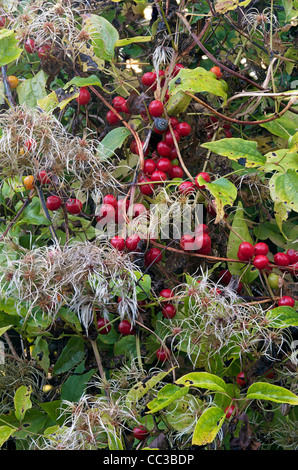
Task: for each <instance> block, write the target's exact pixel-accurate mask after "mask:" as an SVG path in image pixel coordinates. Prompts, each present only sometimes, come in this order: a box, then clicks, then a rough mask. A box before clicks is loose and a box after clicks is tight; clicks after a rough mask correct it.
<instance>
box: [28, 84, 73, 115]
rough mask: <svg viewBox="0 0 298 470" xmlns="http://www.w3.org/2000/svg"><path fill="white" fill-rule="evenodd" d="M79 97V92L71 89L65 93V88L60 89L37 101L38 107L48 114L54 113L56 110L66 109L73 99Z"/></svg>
mask: <svg viewBox="0 0 298 470" xmlns="http://www.w3.org/2000/svg"><path fill="white" fill-rule="evenodd" d="M78 96H79V91H76V90H74V89H70V91H67V92H66V91H65V90H64V88H58V89H57V90H55V91H52V92H51V93H50V94H49V95H47V96H45V97H44V98H41V99H39V100H38V101H37V104H38V106H39V107H40V108H41V109H42V110H43V111H45V112H46V113H52V112H53V111H54V110H55V109H56V108H60V109H64V108H65V106H67V105H68V103H70V102H71V101H72V100H73V99H75V98H77V97H78Z"/></svg>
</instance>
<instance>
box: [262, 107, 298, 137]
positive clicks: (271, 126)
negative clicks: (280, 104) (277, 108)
mask: <svg viewBox="0 0 298 470" xmlns="http://www.w3.org/2000/svg"><path fill="white" fill-rule="evenodd" d="M270 116H273V114H268V117H270ZM260 126H261V127H264V128H265V129H267V130H268V131H269V132H271V134H274V135H277V136H278V137H282V138H283V139H286V140H288V138H289V137H290V136H291V135H294V134H295V132H296V131H297V128H298V115H297V114H294V113H292V112H291V111H287V112H286V113H285V114H283V115H282V116H281V117H280V118H278V119H275V120H274V121H270V122H266V123H264V124H260Z"/></svg>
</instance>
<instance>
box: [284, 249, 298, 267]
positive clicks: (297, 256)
mask: <svg viewBox="0 0 298 470" xmlns="http://www.w3.org/2000/svg"><path fill="white" fill-rule="evenodd" d="M286 254H287V255H288V257H289V259H290V264H295V263H297V262H298V251H297V250H294V249H293V248H290V249H289V250H288V251H287V253H286Z"/></svg>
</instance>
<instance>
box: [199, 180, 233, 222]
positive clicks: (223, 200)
mask: <svg viewBox="0 0 298 470" xmlns="http://www.w3.org/2000/svg"><path fill="white" fill-rule="evenodd" d="M198 180H199V181H198V182H199V183H201V184H202V185H205V186H206V188H207V189H208V191H209V192H210V193H211V194H212V196H213V197H214V199H215V206H216V219H215V222H214V223H218V222H219V221H220V220H222V219H223V217H224V215H225V211H224V207H225V206H232V205H233V204H234V201H235V199H236V198H237V188H236V186H235V185H234V184H233V183H231V181H229V180H228V179H226V178H218V179H217V180H215V181H213V182H212V183H206V182H205V181H204V179H203V178H202V177H201V176H200V177H199V178H198Z"/></svg>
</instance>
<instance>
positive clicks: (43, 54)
mask: <svg viewBox="0 0 298 470" xmlns="http://www.w3.org/2000/svg"><path fill="white" fill-rule="evenodd" d="M50 51H51V46H50V45H49V44H44V45H43V46H41V47H39V48H38V50H37V55H38V57H39V58H40V59H45V58H47V57H49V55H50Z"/></svg>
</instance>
